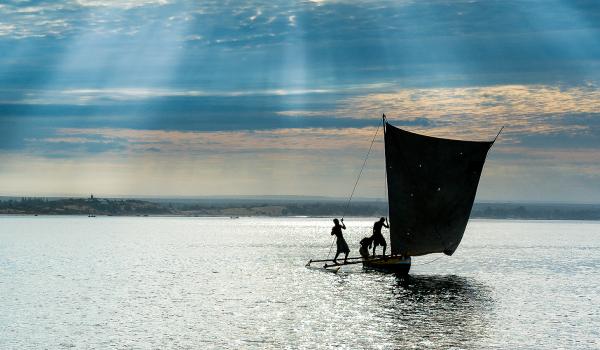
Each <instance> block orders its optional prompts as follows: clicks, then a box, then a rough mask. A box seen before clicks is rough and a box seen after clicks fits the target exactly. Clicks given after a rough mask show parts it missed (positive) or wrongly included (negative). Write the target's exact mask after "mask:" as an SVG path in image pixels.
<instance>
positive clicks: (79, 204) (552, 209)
mask: <svg viewBox="0 0 600 350" xmlns="http://www.w3.org/2000/svg"><path fill="white" fill-rule="evenodd" d="M387 212H388V208H387V203H385V202H382V201H356V202H352V203H350V205H348V203H347V202H342V201H311V200H306V201H300V200H295V201H289V202H286V201H282V200H278V201H269V200H256V201H231V202H227V201H220V202H217V203H215V202H210V201H207V200H205V201H201V200H199V201H198V202H193V203H189V202H185V203H180V202H175V203H171V202H166V201H164V200H163V201H161V202H154V201H147V200H139V199H99V198H94V197H90V198H60V199H52V198H30V197H22V198H20V199H19V198H9V199H4V200H2V199H0V214H23V215H123V216H131V215H134V216H135V215H181V216H326V217H341V216H369V217H379V216H386V215H387ZM471 217H472V218H490V219H540V220H600V205H591V204H590V205H584V204H523V203H521V204H515V203H475V205H474V207H473V210H472V212H471Z"/></svg>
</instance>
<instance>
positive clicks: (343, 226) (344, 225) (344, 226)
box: [342, 218, 346, 230]
mask: <svg viewBox="0 0 600 350" xmlns="http://www.w3.org/2000/svg"><path fill="white" fill-rule="evenodd" d="M342 228H343V229H344V230H345V229H346V224H344V219H343V218H342Z"/></svg>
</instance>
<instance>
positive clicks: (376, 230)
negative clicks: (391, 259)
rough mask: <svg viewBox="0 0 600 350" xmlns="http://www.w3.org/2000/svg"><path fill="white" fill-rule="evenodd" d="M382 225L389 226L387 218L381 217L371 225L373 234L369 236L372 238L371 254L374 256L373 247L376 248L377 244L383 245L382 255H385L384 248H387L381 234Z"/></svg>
mask: <svg viewBox="0 0 600 350" xmlns="http://www.w3.org/2000/svg"><path fill="white" fill-rule="evenodd" d="M382 227H385V228H390V226H389V224H388V223H387V218H381V219H379V221H376V222H375V224H374V225H373V236H371V237H372V238H373V256H375V248H377V246H378V245H380V246H382V247H383V256H385V248H387V243H386V242H385V238H383V235H382V234H381V228H382Z"/></svg>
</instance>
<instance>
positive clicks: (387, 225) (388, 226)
mask: <svg viewBox="0 0 600 350" xmlns="http://www.w3.org/2000/svg"><path fill="white" fill-rule="evenodd" d="M383 226H385V228H390V223H389V222H388V221H387V218H385V223H384V224H383Z"/></svg>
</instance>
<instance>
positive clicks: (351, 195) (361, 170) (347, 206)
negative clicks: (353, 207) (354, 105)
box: [327, 125, 387, 258]
mask: <svg viewBox="0 0 600 350" xmlns="http://www.w3.org/2000/svg"><path fill="white" fill-rule="evenodd" d="M380 127H381V125H378V126H377V130H375V135H373V140H371V145H370V146H369V151H367V155H366V156H365V160H364V161H363V164H362V167H361V168H360V172H359V173H358V177H357V178H356V182H355V183H354V188H353V189H352V193H350V198H348V203H346V208H344V211H343V212H342V220H343V219H344V216H346V213H347V212H348V208H350V201H352V197H353V196H354V191H356V186H357V185H358V181H359V180H360V176H361V175H362V173H363V170H364V169H365V165H367V159H369V154H371V150H372V149H373V143H375V138H376V137H377V134H378V133H379V128H380ZM386 183H387V180H386ZM386 193H387V192H386ZM334 242H335V237H333V239H332V240H331V245H330V246H329V253H327V258H329V255H331V248H333V243H334Z"/></svg>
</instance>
